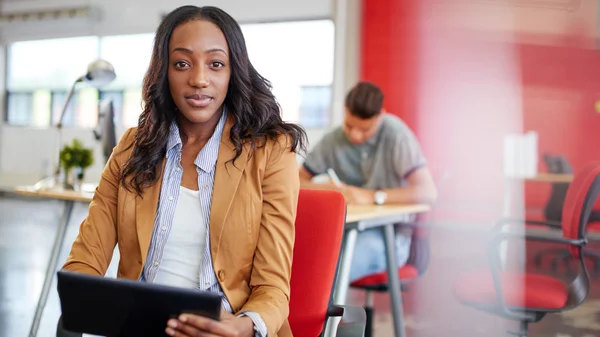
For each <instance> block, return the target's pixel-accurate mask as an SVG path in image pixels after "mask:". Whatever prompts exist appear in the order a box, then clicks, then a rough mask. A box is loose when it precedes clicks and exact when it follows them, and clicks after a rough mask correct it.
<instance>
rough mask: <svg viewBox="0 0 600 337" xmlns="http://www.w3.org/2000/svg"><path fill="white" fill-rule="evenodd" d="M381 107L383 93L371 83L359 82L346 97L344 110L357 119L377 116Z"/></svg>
mask: <svg viewBox="0 0 600 337" xmlns="http://www.w3.org/2000/svg"><path fill="white" fill-rule="evenodd" d="M382 106H383V92H382V91H381V89H379V87H378V86H376V85H375V84H373V83H371V82H359V83H358V84H356V85H355V86H354V88H352V89H351V90H350V91H349V92H348V94H347V95H346V108H347V109H348V110H349V111H350V113H351V114H353V115H354V116H356V117H358V118H362V119H369V118H372V117H375V116H377V115H378V114H379V113H380V112H381V107H382Z"/></svg>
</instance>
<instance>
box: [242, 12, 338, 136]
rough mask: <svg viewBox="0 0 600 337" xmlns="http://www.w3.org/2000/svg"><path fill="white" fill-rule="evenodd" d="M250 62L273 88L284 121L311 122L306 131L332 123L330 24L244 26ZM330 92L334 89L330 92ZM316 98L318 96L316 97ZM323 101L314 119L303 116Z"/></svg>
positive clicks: (323, 22) (331, 32)
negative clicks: (314, 88) (319, 88)
mask: <svg viewBox="0 0 600 337" xmlns="http://www.w3.org/2000/svg"><path fill="white" fill-rule="evenodd" d="M242 30H243V32H244V37H245V39H246V44H247V47H248V54H249V56H250V61H251V62H252V64H253V65H254V67H255V68H256V70H257V71H258V72H259V73H260V74H261V75H263V76H264V77H266V78H267V79H268V80H269V81H271V84H272V85H273V93H274V94H275V97H276V98H277V100H278V101H279V104H280V105H281V108H282V110H283V119H284V120H288V121H293V122H300V123H302V124H304V122H308V123H309V124H306V125H304V126H306V127H324V126H327V125H328V123H329V120H330V118H329V115H330V112H331V111H330V109H329V106H330V102H327V103H323V102H322V101H323V100H324V99H326V100H331V94H326V92H327V89H321V91H319V90H305V89H303V88H309V87H322V88H326V87H328V88H331V85H332V83H333V56H334V54H333V53H334V25H333V22H332V21H331V20H312V21H298V22H276V23H259V24H248V25H242ZM329 90H331V89H329ZM315 95H316V96H315ZM317 100H319V101H321V102H322V103H320V104H321V106H323V108H320V109H319V110H312V111H311V113H312V114H317V115H318V116H312V115H311V117H308V118H305V117H304V116H303V113H304V111H306V107H307V106H310V105H311V104H313V105H314V102H315V101H317Z"/></svg>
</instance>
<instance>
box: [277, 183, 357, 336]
mask: <svg viewBox="0 0 600 337" xmlns="http://www.w3.org/2000/svg"><path fill="white" fill-rule="evenodd" d="M345 223H346V202H345V200H344V197H343V195H342V194H341V193H339V192H335V191H321V190H309V189H302V190H300V196H299V199H298V211H297V215H296V238H295V243H294V260H293V263H292V279H291V294H290V314H289V316H288V320H289V323H290V327H291V329H292V332H293V334H294V336H302V337H316V336H321V335H322V334H323V332H324V331H323V330H324V327H325V325H326V324H325V323H326V322H327V319H328V318H329V317H340V316H341V317H342V319H341V322H340V323H339V325H338V328H337V336H347V337H362V336H363V335H364V331H365V324H366V316H365V312H364V310H363V308H360V307H351V306H341V305H332V293H333V291H332V288H333V285H334V284H335V283H334V281H335V276H336V271H337V266H338V261H339V255H340V250H341V245H342V237H343V233H344V225H345Z"/></svg>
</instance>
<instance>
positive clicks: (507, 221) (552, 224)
mask: <svg viewBox="0 0 600 337" xmlns="http://www.w3.org/2000/svg"><path fill="white" fill-rule="evenodd" d="M510 224H524V225H542V226H547V227H550V228H555V229H561V228H562V223H560V222H559V221H539V220H529V219H510V218H506V219H502V220H500V221H498V223H497V224H496V227H504V226H506V225H510Z"/></svg>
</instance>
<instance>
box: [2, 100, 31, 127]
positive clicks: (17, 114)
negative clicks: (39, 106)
mask: <svg viewBox="0 0 600 337" xmlns="http://www.w3.org/2000/svg"><path fill="white" fill-rule="evenodd" d="M7 99H8V102H7V103H8V111H7V114H8V115H7V120H8V124H11V125H31V124H32V123H33V115H34V114H33V95H32V94H31V93H8V97H7Z"/></svg>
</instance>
